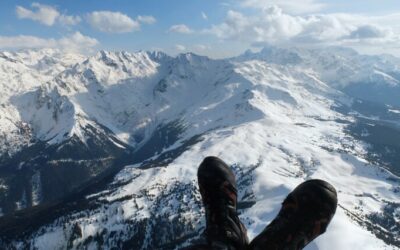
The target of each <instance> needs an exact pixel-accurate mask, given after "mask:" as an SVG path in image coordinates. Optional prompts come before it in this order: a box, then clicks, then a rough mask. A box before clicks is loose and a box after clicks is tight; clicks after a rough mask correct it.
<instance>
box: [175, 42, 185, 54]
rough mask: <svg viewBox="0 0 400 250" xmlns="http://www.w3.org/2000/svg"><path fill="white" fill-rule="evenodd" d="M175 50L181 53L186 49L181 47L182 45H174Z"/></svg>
mask: <svg viewBox="0 0 400 250" xmlns="http://www.w3.org/2000/svg"><path fill="white" fill-rule="evenodd" d="M175 49H176V50H177V51H180V52H182V51H185V50H186V47H185V46H183V45H181V44H176V45H175Z"/></svg>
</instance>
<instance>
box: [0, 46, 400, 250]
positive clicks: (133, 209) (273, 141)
mask: <svg viewBox="0 0 400 250" xmlns="http://www.w3.org/2000/svg"><path fill="white" fill-rule="evenodd" d="M53 52H54V51H53ZM53 52H52V51H50V52H48V51H47V52H46V53H53ZM35 53H40V52H35ZM46 53H43V54H46ZM54 53H56V52H54ZM285 53H288V55H289V56H286V55H285ZM313 53H317V51H305V50H299V49H292V50H288V51H285V50H281V49H279V48H274V47H271V48H267V49H265V50H264V51H261V52H259V53H250V52H247V53H245V54H244V55H242V56H239V57H237V58H232V59H229V60H213V59H209V58H207V57H202V56H197V55H195V54H192V53H187V54H181V55H179V56H177V57H175V58H174V57H170V56H168V55H166V54H162V53H157V52H138V53H127V52H114V53H111V52H107V51H100V52H98V53H97V54H95V55H93V56H90V57H88V58H86V59H83V60H82V57H80V56H77V57H76V60H71V62H72V61H73V62H74V63H71V64H69V65H68V66H66V67H65V69H64V70H61V71H57V70H59V69H61V68H60V67H64V66H59V65H58V64H57V63H55V65H56V66H55V68H56V70H53V71H52V70H45V71H44V72H46V73H44V76H42V75H40V74H37V77H36V78H34V77H33V75H35V74H36V73H35V74H34V73H32V72H33V71H32V72H30V71H29V70H31V69H30V68H29V67H26V68H23V69H26V70H28V72H29V73H28V74H29V77H32V78H33V79H37V81H38V83H40V84H37V83H35V84H32V85H31V86H29V87H28V88H26V87H24V88H22V89H20V91H18V90H17V89H18V88H17V87H18V86H19V85H21V84H23V82H24V81H23V79H22V80H21V79H19V78H14V77H13V76H8V78H6V77H7V76H5V77H3V78H1V79H14V80H15V79H16V80H15V84H14V86H17V87H16V88H14V89H12V90H10V91H9V92H8V93H9V95H10V98H9V99H8V100H4V99H3V101H2V102H3V103H2V107H1V109H2V111H3V110H7V111H5V112H4V113H5V114H9V115H8V116H6V117H5V118H3V117H0V126H1V127H0V128H1V129H2V131H7V130H5V129H4V128H8V129H9V130H8V131H10V130H11V131H14V134H16V135H17V137H16V138H14V139H13V138H11V139H7V140H8V141H10V143H9V145H12V146H15V145H14V142H15V144H18V143H20V144H22V146H21V147H22V148H24V147H26V146H28V149H29V148H30V147H34V146H35V145H36V143H37V142H44V143H45V144H44V145H45V146H44V147H43V149H41V150H40V151H39V152H41V153H40V154H39V156H38V158H36V157H35V158H33V157H32V154H29V153H26V155H25V156H24V157H25V158H21V159H20V158H14V159H13V158H12V157H13V154H9V156H8V157H9V158H11V159H13V160H12V161H11V162H16V163H12V164H11V163H10V164H8V165H10V166H13V165H14V164H19V163H21V164H22V163H23V164H22V165H21V166H20V168H19V170H18V171H19V172H16V173H18V174H15V173H13V172H12V174H10V175H6V176H7V178H9V179H13V178H14V180H17V179H20V177H21V176H23V179H26V181H25V182H24V183H23V184H21V185H14V186H13V188H14V189H15V190H14V191H13V192H14V193H13V194H14V195H15V197H19V198H17V199H16V200H13V201H12V202H11V203H7V204H8V206H9V207H10V208H9V210H8V213H10V212H11V211H13V210H15V208H17V209H21V208H23V207H24V206H23V204H24V202H25V207H29V206H30V205H29V201H30V203H31V205H37V204H40V203H41V202H43V204H46V203H48V202H50V203H51V202H56V201H58V200H59V199H60V198H61V197H52V198H51V199H48V200H45V199H44V198H43V197H46V192H49V190H50V189H51V187H52V186H51V185H49V186H48V187H47V188H43V187H42V188H40V185H43V184H38V181H37V180H38V178H39V179H40V180H41V181H42V182H43V181H46V179H47V180H50V179H51V177H48V178H47V177H46V178H45V177H44V176H45V175H47V176H49V174H51V173H52V174H60V173H63V174H64V175H65V177H68V178H70V179H71V180H73V179H74V178H73V176H69V172H68V171H70V170H71V168H72V167H71V166H75V168H76V169H77V170H76V171H77V172H76V173H78V174H79V173H83V172H82V171H88V170H90V171H89V172H90V173H89V174H88V175H87V176H89V177H88V179H87V180H88V182H87V183H90V179H91V178H93V179H95V178H96V177H97V176H99V177H101V176H102V175H103V174H104V173H107V172H108V171H110V172H113V171H114V172H113V175H114V174H116V175H115V177H114V178H113V179H112V180H108V181H107V182H105V183H104V185H103V186H102V187H101V188H99V189H97V190H96V191H92V192H94V193H92V194H88V193H85V194H84V195H83V196H84V197H85V198H81V199H82V200H83V201H84V203H85V204H86V205H85V206H83V207H78V208H73V209H72V210H70V211H66V212H65V214H61V215H57V216H56V217H54V218H53V217H52V218H53V219H51V221H52V222H49V223H47V222H46V224H43V225H40V224H38V225H37V226H36V227H35V228H36V229H30V230H28V229H26V228H25V230H27V231H25V235H22V234H21V235H20V234H19V235H16V236H14V237H7V238H2V239H1V240H2V241H3V243H4V244H7V246H10V247H11V246H14V247H15V246H17V245H18V246H25V247H28V246H31V247H32V246H35V247H37V248H39V249H45V248H46V247H52V248H73V249H81V248H90V247H103V248H111V247H119V248H124V247H126V248H128V247H131V248H135V249H136V248H137V249H154V248H165V249H170V248H174V247H175V246H179V245H185V244H188V242H190V241H192V240H194V239H195V238H198V237H199V235H200V232H201V230H202V227H204V221H202V219H201V218H202V214H203V213H204V211H203V210H202V208H201V205H200V196H199V193H198V190H197V187H196V182H195V172H196V167H197V164H198V163H199V162H200V161H201V158H202V157H205V156H207V155H217V156H220V157H221V158H223V159H224V160H226V161H227V162H228V163H230V164H231V165H232V166H233V167H234V169H235V172H236V173H237V175H238V179H239V180H238V183H241V184H240V185H239V186H240V188H241V189H242V191H241V192H242V193H241V195H240V199H241V200H242V201H241V202H242V203H241V204H243V208H242V209H241V212H242V214H241V219H243V220H244V221H245V222H246V223H245V224H246V226H248V227H249V234H250V237H254V236H255V235H256V234H257V232H259V231H260V230H261V229H262V228H263V227H264V226H265V225H266V223H267V222H268V221H270V220H271V219H272V218H273V216H274V214H275V213H276V212H277V209H278V208H279V203H280V200H281V199H282V198H283V197H284V196H285V195H286V194H287V193H288V192H289V191H290V190H291V189H292V188H294V187H295V185H297V184H298V183H300V182H301V181H302V180H306V179H309V178H323V179H327V180H328V181H330V182H332V183H333V184H334V185H335V186H336V187H337V188H338V190H339V201H340V202H339V204H340V206H341V208H340V209H339V211H338V215H337V219H335V220H334V221H333V225H332V226H331V228H332V231H331V232H330V233H329V232H328V233H327V235H326V236H323V237H321V240H317V241H316V243H313V244H312V245H311V246H310V248H309V249H346V247H349V246H351V247H353V248H355V249H361V248H363V249H384V248H385V247H390V246H392V247H393V249H394V248H395V246H398V244H399V243H398V241H396V238H395V235H396V232H392V233H390V228H391V227H393V225H395V223H396V221H397V219H398V218H399V217H398V214H397V212H396V211H397V209H398V207H400V205H399V203H398V199H399V196H398V193H396V188H395V187H396V185H398V183H399V179H398V177H396V175H393V174H391V173H390V172H388V170H382V167H385V165H383V163H382V162H381V161H382V160H381V158H379V157H378V158H375V160H374V158H373V155H368V151H369V150H371V149H369V146H368V144H367V143H365V142H364V141H362V139H363V138H366V139H369V137H368V135H367V136H365V135H366V134H367V133H368V131H370V132H369V133H372V132H373V131H372V129H368V127H367V132H366V133H361V132H362V131H364V130H363V129H365V128H364V127H363V128H362V129H361V130H362V131H361V132H360V136H358V130H357V129H358V128H357V129H356V128H353V130H352V132H348V131H347V130H348V128H349V126H351V125H353V124H354V125H355V124H358V123H356V122H357V121H359V120H360V118H361V114H363V113H362V112H363V111H362V110H361V108H362V107H364V106H363V105H366V102H364V101H361V102H362V105H361V106H360V107H358V109H356V107H355V106H354V104H355V103H356V101H355V98H357V96H351V95H350V94H349V93H347V92H346V91H345V90H344V88H343V84H344V83H346V84H349V85H351V84H352V83H353V82H352V80H351V79H352V78H351V77H350V78H349V79H350V80H348V78H346V77H344V78H343V75H344V76H346V75H345V74H344V73H342V74H338V78H337V79H332V78H331V76H332V75H334V74H332V73H331V72H329V70H321V67H320V64H319V63H317V62H319V61H318V60H320V61H321V60H325V61H326V63H325V66H327V65H328V66H329V67H330V69H331V71H332V72H338V71H339V72H342V71H341V70H342V69H345V70H344V72H347V71H349V70H350V71H351V70H352V71H354V72H357V74H361V75H362V74H363V73H365V72H367V73H368V74H366V75H364V76H363V77H366V79H367V78H370V77H371V74H372V76H375V75H376V74H377V73H376V72H373V71H372V72H370V71H368V70H361V71H357V70H358V69H359V68H360V67H361V66H362V65H361V66H360V65H357V64H354V63H353V65H351V67H347V66H348V65H347V64H344V63H347V62H349V61H351V60H353V61H355V62H360V61H362V60H361V59H360V58H364V56H361V55H358V54H357V53H356V54H354V53H353V52H352V51H348V50H343V51H342V52H341V53H342V54H344V55H347V56H348V57H354V58H344V59H343V58H341V57H337V56H334V57H332V53H331V54H329V52H324V53H322V52H319V53H321V54H320V58H319V59H318V60H316V61H312V60H311V59H310V54H311V55H313ZM28 54H29V53H28ZM296 55H297V56H296ZM15 56H16V55H15V54H14V57H15ZM46 56H48V55H44V56H43V57H46ZM274 57H275V58H276V60H275V59H274ZM1 58H3V57H1ZM1 58H0V60H1ZM61 58H62V56H61ZM332 58H333V59H332ZM367 58H369V59H370V60H372V61H373V59H374V58H375V57H367ZM385 58H386V57H379V58H378V59H376V58H375V59H376V64H377V65H378V66H377V68H379V70H380V71H379V72H383V73H385V74H387V75H393V77H392V78H393V79H395V80H396V81H397V78H396V77H397V76H395V74H394V73H393V72H389V71H390V70H391V71H394V72H397V71H396V70H397V69H398V67H399V66H398V65H400V64H396V62H395V59H393V58H392V59H391V60H392V61H391V62H388V63H387V64H388V65H386V66H385V65H384V64H383V63H382V62H383V61H384V60H386V59H385ZM45 59H46V60H44V61H45V62H47V61H50V62H51V63H50V64H52V63H53V62H52V60H48V58H45ZM278 59H279V60H280V61H279V60H278ZM328 59H329V60H328ZM3 60H8V59H4V58H3ZM306 60H311V61H309V62H308V63H307V62H306V63H304V62H305V61H306ZM327 60H328V61H327ZM33 61H35V60H33ZM36 61H41V60H36ZM55 61H57V60H55ZM353 61H352V62H353ZM42 62H43V60H42ZM310 62H312V63H313V64H314V66H315V67H310V65H309V64H310ZM11 63H13V62H11ZM370 64H371V63H370ZM343 65H344V66H343ZM382 65H384V66H385V67H383V66H382ZM345 66H346V67H345ZM18 67H19V66H18ZM343 67H344V68H343ZM371 67H374V66H371ZM39 68H46V67H43V66H41V67H39ZM384 70H386V71H387V72H384ZM39 71H40V70H39ZM49 72H50V73H49ZM327 72H328V73H330V74H328V73H327ZM360 72H361V73H360ZM389 73H390V74H389ZM46 74H47V75H46ZM29 77H28V78H29ZM392 78H387V77H386V78H385V77H383V78H379V82H377V83H376V82H373V84H384V85H385V86H386V85H387V86H388V88H389V87H391V86H392V85H393V83H396V84H395V85H393V86H392V87H394V88H399V86H398V84H397V82H395V81H394V80H393V79H392ZM326 79H330V81H325V80H326ZM335 81H338V82H340V81H341V82H340V84H337V83H336V82H335ZM3 83H4V81H3ZM357 84H358V83H357ZM0 86H3V87H4V84H3V85H1V84H0ZM373 86H375V85H373ZM372 89H373V88H372ZM349 95H350V96H349ZM379 102H380V99H379V100H378V103H377V104H374V105H377V107H383V108H386V109H385V112H387V113H390V112H389V110H397V106H395V105H391V106H387V104H385V103H379ZM374 107H375V106H374ZM346 110H347V111H346ZM364 111H365V110H364ZM41 112H42V113H41ZM379 114H380V115H381V114H382V115H383V113H382V112H381V113H379ZM385 115H386V113H385ZM391 115H392V116H389V118H390V119H391V121H393V122H394V123H395V124H396V119H398V117H397V116H396V113H393V112H392V113H391ZM363 117H367V118H368V119H372V117H373V116H372V114H371V113H367V114H365V113H364V116H363ZM7 118H8V119H7ZM19 119H20V120H19ZM382 119H383V116H382ZM10 120H11V123H13V124H14V125H13V126H14V127H12V126H11V125H7V124H9V123H10ZM18 122H19V124H20V125H19V126H16V125H15V124H18ZM52 122H53V123H52ZM371 122H373V121H371V120H367V121H366V123H365V124H367V123H371ZM375 122H379V119H377V120H376V121H375ZM4 124H5V125H4ZM57 124H58V125H59V126H61V127H58V128H57V126H58V125H57ZM363 124H364V123H362V125H363ZM66 125H68V126H66ZM385 126H386V125H385ZM21 128H23V129H22V130H21ZM20 130H21V131H26V132H24V133H20V132H19V131H20ZM4 134H5V133H4ZM9 134H11V135H12V133H9ZM363 135H364V136H363ZM4 136H5V137H7V136H9V135H4ZM23 136H25V137H26V139H25V141H23V140H21V139H20V138H21V137H23ZM25 137H24V138H25ZM69 138H76V141H75V142H73V143H72V144H69V141H68V140H69ZM27 141H28V142H27ZM17 142H18V143H17ZM369 143H373V141H370V142H369ZM64 144H65V145H69V147H70V148H68V147H66V148H65V149H63V147H65V145H64ZM373 145H374V144H373ZM389 146H390V145H389ZM2 147H3V148H5V149H10V147H9V146H8V145H2ZM48 148H54V149H55V151H54V152H57V151H60V152H61V153H59V154H57V153H54V152H53V151H51V150H49V149H48ZM71 149H75V150H72V151H71ZM389 149H390V150H397V148H396V147H395V145H394V146H393V148H389ZM377 150H378V149H377ZM390 150H389V151H390ZM19 151H20V150H19V148H18V147H15V152H16V153H17V154H18V152H19ZM35 152H37V151H35ZM67 152H74V153H71V154H68V153H67ZM79 152H81V154H80V153H79ZM394 152H396V151H394ZM3 155H4V154H3ZM87 155H89V156H90V157H89V159H90V160H91V161H90V162H85V161H84V160H85V159H86V158H87ZM121 155H123V158H124V160H123V164H115V163H112V162H111V163H109V162H105V163H104V165H103V166H102V167H96V166H98V165H99V163H98V161H96V159H103V158H104V159H105V157H106V156H111V157H114V158H120V157H121ZM384 156H385V157H386V156H387V155H384ZM31 158H33V160H32V159H31ZM36 159H40V162H39V163H38V162H37V160H36ZM388 159H389V158H388ZM66 160H68V161H67V162H68V164H66V165H65V167H64V168H63V167H60V169H63V170H62V172H57V170H53V169H54V167H51V166H54V163H57V164H60V166H62V165H61V162H63V161H64V162H65V161H66ZM0 162H1V161H0ZM6 162H7V161H6ZM393 162H394V161H393ZM41 164H44V166H48V167H47V168H46V167H43V168H41V167H40V165H41ZM52 164H53V165H52ZM57 164H56V165H57ZM79 164H81V165H79ZM389 165H390V166H389V168H386V169H389V170H391V169H394V168H395V167H396V165H395V164H394V163H390V162H389ZM4 169H5V167H4V165H3V167H0V170H3V172H4V171H5V170H4ZM7 169H10V168H9V167H8V168H7ZM42 169H46V171H45V170H42ZM49 171H50V172H49ZM51 171H56V172H51ZM116 171H119V173H116ZM0 172H1V171H0ZM14 175H15V176H14ZM113 175H112V176H113ZM2 176H3V179H1V181H2V183H1V184H2V185H3V186H7V184H9V183H11V182H9V183H7V182H6V181H5V180H6V179H5V178H4V173H2ZM12 176H14V177H12ZM38 176H39V177H38ZM49 178H50V179H49ZM110 178H111V177H110ZM99 181H100V182H101V179H100V180H99ZM43 183H45V182H43ZM85 183H86V182H83V183H82V182H74V181H72V182H71V183H68V184H66V186H65V187H67V186H71V185H72V186H76V187H79V186H85V185H86V184H87V183H86V184H85ZM354 183H358V184H359V185H357V186H355V185H354ZM9 187H11V186H9ZM10 189H11V188H10ZM33 189H34V190H40V189H41V190H42V191H40V192H39V193H41V195H43V197H40V195H38V192H36V193H35V192H32V190H33ZM78 189H79V188H78ZM2 190H3V192H4V188H3V189H2ZM5 190H7V189H5ZM28 191H29V192H28ZM68 192H74V190H69V191H68ZM68 192H67V193H68ZM9 195H10V194H8V195H7V194H6V195H4V194H2V196H1V197H0V198H2V199H3V204H4V202H5V201H6V200H7V197H8V196H9ZM24 197H25V198H24ZM0 201H1V200H0ZM23 201H24V202H23ZM13 203H15V204H16V205H15V207H14V209H12V206H13ZM72 203H73V202H72ZM18 204H19V205H18ZM66 204H69V203H66ZM385 209H386V210H385ZM349 211H350V212H349ZM382 211H386V212H384V213H383V215H382V216H383V217H382V216H380V213H382ZM346 214H353V215H354V214H356V215H357V216H358V218H362V219H361V220H356V219H354V218H353V219H352V217H351V216H348V215H346ZM390 217H393V218H394V221H392V222H391V223H389V224H384V223H383V221H385V218H390ZM5 218H11V219H10V220H11V222H12V221H13V217H12V215H10V217H7V216H5ZM97 218H102V219H101V220H100V221H99V220H98V219H97ZM4 221H5V220H4V219H3V223H5V222H4ZM171 221H172V222H173V223H171ZM378 222H379V223H380V224H379V225H380V228H378V229H377V228H372V229H371V228H370V227H368V226H365V225H371V224H373V223H378ZM7 223H8V222H7ZM356 223H359V224H356ZM363 223H364V224H363ZM368 223H369V224H368ZM1 225H5V224H2V222H1V219H0V227H1ZM28 227H29V225H28ZM159 228H163V230H162V233H156V230H159ZM368 230H371V231H374V232H375V235H373V234H372V233H371V232H369V231H368ZM351 233H353V234H356V235H357V236H358V237H359V239H362V240H361V241H360V240H359V239H348V238H346V235H347V234H351ZM338 235H339V236H340V237H344V238H341V240H340V241H337V238H338ZM382 240H384V241H382ZM335 241H337V242H335ZM46 244H47V245H46Z"/></svg>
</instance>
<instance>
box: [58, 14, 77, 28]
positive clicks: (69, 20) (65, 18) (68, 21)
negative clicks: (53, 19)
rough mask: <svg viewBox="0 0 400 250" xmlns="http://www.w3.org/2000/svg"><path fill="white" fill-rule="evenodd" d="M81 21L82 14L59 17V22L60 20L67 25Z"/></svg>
mask: <svg viewBox="0 0 400 250" xmlns="http://www.w3.org/2000/svg"><path fill="white" fill-rule="evenodd" d="M81 21H82V18H81V17H80V16H67V15H60V16H59V17H58V22H60V23H61V24H62V25H66V26H72V25H77V24H78V23H80V22H81Z"/></svg>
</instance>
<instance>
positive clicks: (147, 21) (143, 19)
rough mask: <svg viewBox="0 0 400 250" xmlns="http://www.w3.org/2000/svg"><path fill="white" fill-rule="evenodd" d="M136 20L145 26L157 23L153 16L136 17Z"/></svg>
mask: <svg viewBox="0 0 400 250" xmlns="http://www.w3.org/2000/svg"><path fill="white" fill-rule="evenodd" d="M136 20H137V21H138V22H140V23H145V24H153V23H155V22H157V19H156V18H155V17H153V16H138V17H137V19H136Z"/></svg>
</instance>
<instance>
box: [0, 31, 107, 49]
mask: <svg viewBox="0 0 400 250" xmlns="http://www.w3.org/2000/svg"><path fill="white" fill-rule="evenodd" d="M98 44H99V42H98V41H97V40H96V39H95V38H91V37H88V36H84V35H82V34H81V33H79V32H75V33H73V34H71V35H69V36H65V37H62V38H60V39H54V38H48V39H46V38H40V37H36V36H24V35H19V36H0V48H2V49H32V48H57V49H62V50H67V51H77V52H79V51H80V52H87V51H88V50H90V49H91V48H93V47H95V46H97V45H98Z"/></svg>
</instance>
